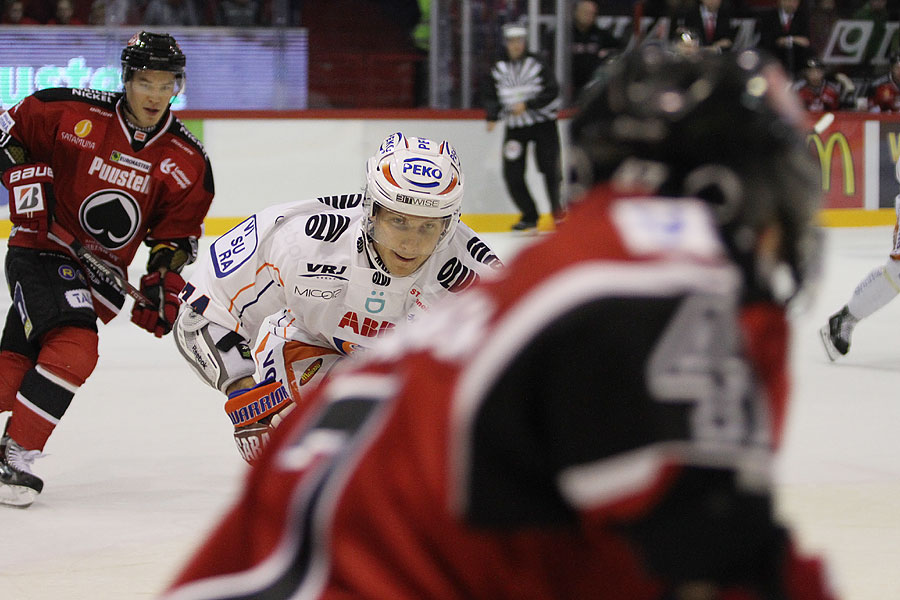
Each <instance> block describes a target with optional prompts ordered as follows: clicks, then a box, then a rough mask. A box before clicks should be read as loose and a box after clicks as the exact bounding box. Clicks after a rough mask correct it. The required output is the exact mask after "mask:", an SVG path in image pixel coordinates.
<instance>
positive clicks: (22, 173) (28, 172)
mask: <svg viewBox="0 0 900 600" xmlns="http://www.w3.org/2000/svg"><path fill="white" fill-rule="evenodd" d="M32 177H53V169H51V168H50V167H48V166H47V165H37V166H34V167H25V168H24V169H21V170H18V171H13V172H12V173H10V175H9V183H10V184H13V183H15V182H17V181H21V180H23V179H31V178H32Z"/></svg>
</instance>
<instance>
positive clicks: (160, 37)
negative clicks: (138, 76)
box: [122, 31, 186, 95]
mask: <svg viewBox="0 0 900 600" xmlns="http://www.w3.org/2000/svg"><path fill="white" fill-rule="evenodd" d="M185 63H186V60H185V57H184V53H183V52H182V51H181V48H179V46H178V42H176V41H175V38H174V37H172V36H171V35H169V34H168V33H151V32H149V31H141V32H139V33H136V34H134V35H133V36H132V37H131V39H130V40H128V43H127V44H126V45H125V48H124V49H123V50H122V81H123V82H127V81H129V80H130V79H131V78H132V77H133V76H134V73H135V72H136V71H143V70H152V71H168V72H170V73H174V74H175V94H176V95H177V94H178V92H180V91H181V89H182V88H183V87H184V66H185Z"/></svg>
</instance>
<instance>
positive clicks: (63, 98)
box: [34, 88, 122, 110]
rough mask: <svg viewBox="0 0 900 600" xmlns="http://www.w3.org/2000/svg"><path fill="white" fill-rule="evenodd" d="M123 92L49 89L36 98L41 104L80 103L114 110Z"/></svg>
mask: <svg viewBox="0 0 900 600" xmlns="http://www.w3.org/2000/svg"><path fill="white" fill-rule="evenodd" d="M121 95H122V92H101V91H100V90H91V89H80V88H47V89H44V90H38V91H37V92H35V93H34V97H35V98H36V99H37V100H40V101H41V102H80V103H82V104H90V105H92V106H99V107H101V108H105V109H107V110H114V109H115V106H116V102H118V100H119V98H120V97H121Z"/></svg>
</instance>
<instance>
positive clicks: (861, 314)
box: [847, 259, 900, 319]
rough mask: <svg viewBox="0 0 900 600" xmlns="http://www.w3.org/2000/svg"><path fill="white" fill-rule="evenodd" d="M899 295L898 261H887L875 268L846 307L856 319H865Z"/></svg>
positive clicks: (860, 283)
mask: <svg viewBox="0 0 900 600" xmlns="http://www.w3.org/2000/svg"><path fill="white" fill-rule="evenodd" d="M898 293H900V261H895V260H892V259H888V261H887V263H886V264H884V265H882V266H880V267H876V268H875V269H873V270H872V272H871V273H869V274H868V275H867V276H866V277H865V278H864V279H863V280H862V281H860V282H859V285H857V286H856V289H855V290H853V296H852V297H851V298H850V301H849V302H848V303H847V307H848V308H849V309H850V314H852V315H853V316H854V317H856V318H857V319H865V318H866V317H868V316H869V315H871V314H872V313H874V312H875V311H877V310H878V309H879V308H881V307H882V306H884V305H885V304H887V303H888V302H890V301H891V300H893V299H894V297H896V296H897V294H898Z"/></svg>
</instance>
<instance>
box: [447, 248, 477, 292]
mask: <svg viewBox="0 0 900 600" xmlns="http://www.w3.org/2000/svg"><path fill="white" fill-rule="evenodd" d="M479 279H481V277H480V276H479V275H478V273H476V272H475V270H474V269H471V268H469V267H467V266H466V265H464V264H463V263H462V261H461V260H459V259H458V258H456V257H455V256H454V257H453V258H451V259H450V260H448V261H447V262H445V263H444V266H442V267H441V270H440V271H438V274H437V280H438V283H440V284H441V286H443V287H444V288H446V289H447V290H448V291H450V292H452V293H454V294H455V293H457V292H461V291H463V290H465V289H467V288H469V287H470V286H472V285H473V284H475V283H478V280H479Z"/></svg>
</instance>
